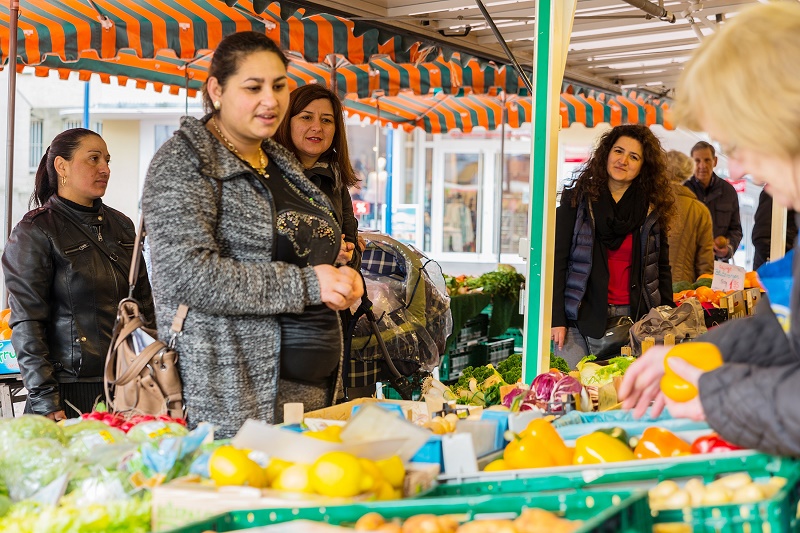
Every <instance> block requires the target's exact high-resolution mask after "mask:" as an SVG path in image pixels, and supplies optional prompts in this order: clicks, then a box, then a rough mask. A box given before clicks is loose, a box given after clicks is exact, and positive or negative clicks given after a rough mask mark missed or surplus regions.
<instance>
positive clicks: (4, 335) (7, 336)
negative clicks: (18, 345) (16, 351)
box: [0, 328, 11, 341]
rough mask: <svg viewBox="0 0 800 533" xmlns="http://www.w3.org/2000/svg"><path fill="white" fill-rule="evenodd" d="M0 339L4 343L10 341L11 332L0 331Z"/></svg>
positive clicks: (6, 330)
mask: <svg viewBox="0 0 800 533" xmlns="http://www.w3.org/2000/svg"><path fill="white" fill-rule="evenodd" d="M0 339H2V340H4V341H7V340H9V339H11V330H10V329H8V328H5V329H3V330H0Z"/></svg>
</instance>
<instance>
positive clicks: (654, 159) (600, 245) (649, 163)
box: [551, 125, 674, 367]
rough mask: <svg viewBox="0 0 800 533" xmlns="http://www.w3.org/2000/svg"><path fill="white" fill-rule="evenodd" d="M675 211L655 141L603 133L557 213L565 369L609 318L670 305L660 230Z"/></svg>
mask: <svg viewBox="0 0 800 533" xmlns="http://www.w3.org/2000/svg"><path fill="white" fill-rule="evenodd" d="M673 211H674V198H673V196H672V192H671V189H670V184H669V178H668V172H667V166H666V159H665V154H664V150H663V148H662V147H661V143H660V142H659V141H658V138H656V136H655V135H653V133H652V132H651V131H650V129H649V128H647V127H645V126H635V125H625V126H617V127H616V128H614V129H612V130H610V131H608V132H607V133H605V134H604V135H603V136H602V137H601V138H600V141H599V144H598V146H597V148H596V149H595V151H594V153H593V154H592V155H591V157H590V158H589V160H588V161H587V162H586V163H585V164H584V165H583V167H582V168H581V169H580V171H579V173H578V177H577V179H576V180H575V181H574V182H573V184H572V186H571V187H569V188H565V189H564V191H563V192H562V193H561V205H560V206H559V208H558V209H557V211H556V241H555V242H556V245H555V258H554V260H555V268H554V276H553V323H552V326H553V327H552V330H551V336H552V339H553V341H554V344H555V353H556V355H559V356H561V357H564V358H565V359H566V360H567V363H569V365H570V366H571V367H574V366H575V364H577V362H578V361H580V360H581V358H583V357H584V356H586V355H588V354H589V348H588V345H587V342H586V338H587V337H592V338H600V337H602V336H603V333H604V332H605V329H606V320H607V318H608V317H612V316H621V315H627V316H630V317H631V318H632V319H633V320H634V321H635V320H638V319H639V318H641V317H642V316H644V315H645V314H646V313H647V312H648V311H649V310H650V308H652V307H656V306H658V305H672V276H671V274H670V267H669V247H668V243H667V230H668V225H669V220H670V218H671V216H672V214H673Z"/></svg>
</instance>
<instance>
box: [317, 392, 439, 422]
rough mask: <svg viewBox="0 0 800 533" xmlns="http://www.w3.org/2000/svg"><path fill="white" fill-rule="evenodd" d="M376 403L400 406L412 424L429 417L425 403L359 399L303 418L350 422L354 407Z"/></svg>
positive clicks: (319, 410) (320, 410)
mask: <svg viewBox="0 0 800 533" xmlns="http://www.w3.org/2000/svg"><path fill="white" fill-rule="evenodd" d="M374 403H382V404H386V405H393V406H398V407H399V408H400V409H402V411H403V415H404V417H405V419H406V420H410V421H412V422H413V421H415V420H416V419H417V418H418V417H421V416H423V415H424V417H425V419H427V417H428V408H427V406H426V405H425V402H412V401H410V400H378V399H377V398H357V399H355V400H351V401H349V402H344V403H340V404H339V405H333V406H331V407H326V408H325V409H318V410H316V411H309V412H308V413H305V415H303V416H304V417H305V418H323V419H325V420H350V416H351V414H352V413H353V408H354V407H356V406H363V405H367V404H374Z"/></svg>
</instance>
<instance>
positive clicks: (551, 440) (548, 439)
mask: <svg viewBox="0 0 800 533" xmlns="http://www.w3.org/2000/svg"><path fill="white" fill-rule="evenodd" d="M519 436H520V438H525V437H534V438H535V439H537V440H538V441H539V443H540V447H541V448H542V449H543V450H547V452H548V453H549V454H550V456H551V457H552V458H553V462H554V463H555V464H556V465H557V466H567V465H571V464H572V452H571V451H570V449H569V448H567V445H566V444H564V439H562V438H561V435H559V434H558V431H556V428H554V427H553V424H551V423H550V422H549V421H547V420H545V419H544V418H535V419H533V420H531V422H530V423H529V424H528V426H527V427H526V428H525V429H523V430H522V432H521V433H520V434H519Z"/></svg>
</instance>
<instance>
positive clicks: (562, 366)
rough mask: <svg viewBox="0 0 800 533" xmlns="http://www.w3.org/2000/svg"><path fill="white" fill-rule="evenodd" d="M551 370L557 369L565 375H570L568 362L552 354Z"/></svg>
mask: <svg viewBox="0 0 800 533" xmlns="http://www.w3.org/2000/svg"><path fill="white" fill-rule="evenodd" d="M550 368H556V369H558V370H559V371H561V372H563V373H564V374H569V372H570V368H569V364H568V363H567V360H566V359H564V358H563V357H559V356H557V355H555V354H552V353H551V354H550Z"/></svg>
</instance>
